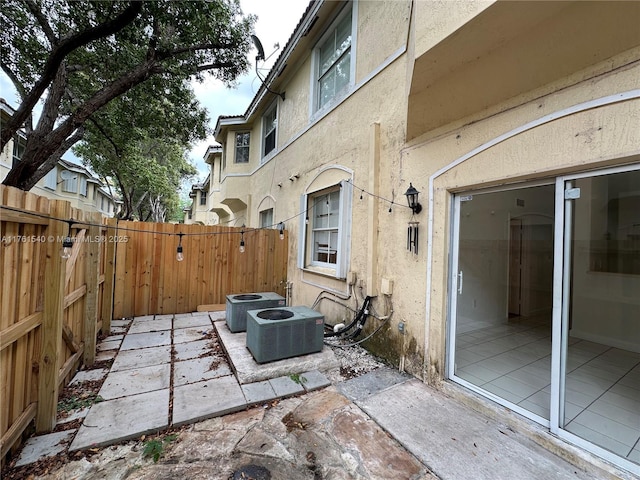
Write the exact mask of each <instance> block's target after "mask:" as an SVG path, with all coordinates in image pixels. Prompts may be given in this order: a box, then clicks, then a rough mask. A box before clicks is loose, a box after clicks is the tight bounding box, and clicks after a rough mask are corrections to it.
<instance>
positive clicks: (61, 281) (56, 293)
mask: <svg viewBox="0 0 640 480" xmlns="http://www.w3.org/2000/svg"><path fill="white" fill-rule="evenodd" d="M49 211H50V215H51V216H52V217H56V218H62V219H67V218H69V215H70V213H71V206H70V204H69V202H66V201H64V200H54V201H52V202H51V208H50V210H49ZM66 234H67V225H66V224H65V223H64V222H61V221H58V220H49V228H48V229H47V235H48V237H49V238H50V239H52V241H49V242H48V243H47V261H46V265H47V267H46V269H45V278H44V309H43V312H42V352H41V355H40V366H39V375H38V410H37V413H36V430H37V431H38V432H50V431H51V430H53V429H54V427H55V425H56V410H57V406H58V389H59V384H58V370H59V368H60V365H59V363H60V359H61V358H62V323H63V312H64V289H65V260H63V259H62V257H61V256H60V249H61V248H62V244H61V242H59V241H58V240H59V237H63V236H65V235H66Z"/></svg>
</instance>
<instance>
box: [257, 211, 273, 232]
mask: <svg viewBox="0 0 640 480" xmlns="http://www.w3.org/2000/svg"><path fill="white" fill-rule="evenodd" d="M260 228H273V208H267V209H266V210H262V211H261V212H260Z"/></svg>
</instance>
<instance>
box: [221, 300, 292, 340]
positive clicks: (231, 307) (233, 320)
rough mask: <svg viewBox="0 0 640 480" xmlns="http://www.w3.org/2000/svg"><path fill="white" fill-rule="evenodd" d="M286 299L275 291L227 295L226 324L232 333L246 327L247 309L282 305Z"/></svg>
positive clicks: (243, 329)
mask: <svg viewBox="0 0 640 480" xmlns="http://www.w3.org/2000/svg"><path fill="white" fill-rule="evenodd" d="M285 303H286V301H285V299H284V297H283V296H282V295H278V294H277V293H275V292H261V293H243V294H240V295H227V325H228V327H229V330H231V332H232V333H237V332H244V331H245V330H246V329H247V310H256V309H262V308H270V307H284V305H285Z"/></svg>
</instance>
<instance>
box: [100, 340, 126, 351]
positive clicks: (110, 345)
mask: <svg viewBox="0 0 640 480" xmlns="http://www.w3.org/2000/svg"><path fill="white" fill-rule="evenodd" d="M121 344H122V340H113V341H111V342H100V343H99V344H98V345H96V350H98V352H104V351H107V350H118V349H119V348H120V345H121Z"/></svg>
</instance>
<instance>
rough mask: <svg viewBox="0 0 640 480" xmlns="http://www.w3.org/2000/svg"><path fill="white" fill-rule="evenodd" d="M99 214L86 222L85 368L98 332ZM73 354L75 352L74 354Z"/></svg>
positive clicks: (93, 356) (90, 362) (93, 355)
mask: <svg viewBox="0 0 640 480" xmlns="http://www.w3.org/2000/svg"><path fill="white" fill-rule="evenodd" d="M101 217H102V216H101V215H100V214H99V213H94V214H91V215H89V218H88V221H89V222H90V223H91V225H90V226H89V227H88V232H87V233H88V237H89V242H88V243H87V245H86V248H87V258H86V273H85V282H86V285H87V293H86V295H85V300H84V328H83V332H84V338H83V341H84V357H83V362H84V364H85V366H91V365H93V363H94V362H95V360H96V337H97V334H98V332H97V331H96V330H97V324H98V285H99V281H100V280H99V273H100V271H99V268H100V250H101V247H102V245H101V243H100V242H99V239H100V226H99V224H100V219H101ZM74 353H75V352H74Z"/></svg>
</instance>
